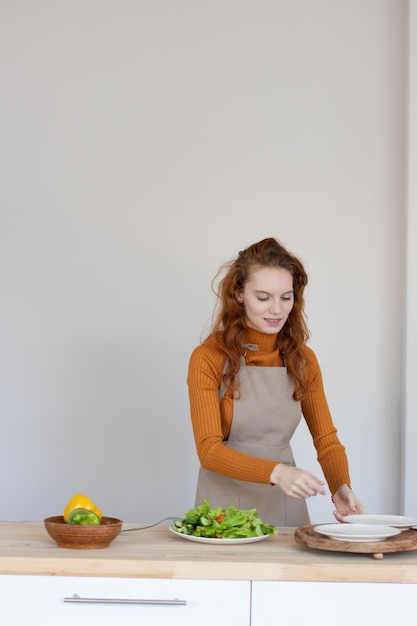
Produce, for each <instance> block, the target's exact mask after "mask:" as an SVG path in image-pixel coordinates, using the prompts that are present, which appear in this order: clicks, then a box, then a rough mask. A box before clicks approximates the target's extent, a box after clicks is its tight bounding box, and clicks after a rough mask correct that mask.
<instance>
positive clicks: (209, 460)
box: [187, 344, 276, 484]
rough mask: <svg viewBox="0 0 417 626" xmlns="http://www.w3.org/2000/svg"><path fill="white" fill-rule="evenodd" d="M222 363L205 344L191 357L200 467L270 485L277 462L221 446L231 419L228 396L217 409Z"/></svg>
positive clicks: (190, 380)
mask: <svg viewBox="0 0 417 626" xmlns="http://www.w3.org/2000/svg"><path fill="white" fill-rule="evenodd" d="M224 364H225V357H224V355H223V354H222V353H221V352H220V351H218V350H215V349H213V348H212V347H209V346H206V345H205V344H203V345H202V346H199V347H198V348H196V349H195V350H194V352H193V353H192V355H191V358H190V363H189V369H188V379H187V382H188V389H189V398H190V412H191V422H192V427H193V432H194V439H195V444H196V449H197V454H198V457H199V460H200V463H201V466H202V467H203V468H204V469H206V470H210V471H212V472H216V473H218V474H223V475H224V476H228V477H229V478H234V479H237V480H244V481H250V482H255V483H265V484H269V483H270V480H269V479H270V476H271V472H272V470H273V468H274V467H275V465H276V461H272V460H271V461H270V460H266V459H260V458H257V457H254V456H251V455H248V454H245V453H243V452H240V451H238V450H234V449H232V448H229V447H228V446H227V445H225V444H224V443H223V442H224V440H225V439H227V437H228V435H229V432H230V427H231V423H232V418H233V399H232V398H230V397H227V395H226V396H225V397H224V398H223V399H222V401H221V410H220V403H219V388H220V382H221V376H222V373H223V368H224Z"/></svg>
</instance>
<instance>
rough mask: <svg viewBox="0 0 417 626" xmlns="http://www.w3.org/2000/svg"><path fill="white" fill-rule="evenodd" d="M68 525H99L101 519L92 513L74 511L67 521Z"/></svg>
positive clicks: (82, 510)
mask: <svg viewBox="0 0 417 626" xmlns="http://www.w3.org/2000/svg"><path fill="white" fill-rule="evenodd" d="M68 524H101V519H100V517H99V516H98V515H97V514H96V513H93V511H88V510H87V509H74V510H73V511H72V513H71V515H70V517H69V519H68Z"/></svg>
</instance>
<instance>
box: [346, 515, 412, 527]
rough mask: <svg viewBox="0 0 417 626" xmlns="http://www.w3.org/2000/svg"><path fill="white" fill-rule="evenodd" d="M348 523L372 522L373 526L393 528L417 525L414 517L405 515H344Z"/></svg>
mask: <svg viewBox="0 0 417 626" xmlns="http://www.w3.org/2000/svg"><path fill="white" fill-rule="evenodd" d="M343 521H344V522H347V523H348V524H372V525H373V526H378V525H382V526H393V527H394V528H413V527H414V526H416V525H417V518H416V517H407V516H405V515H346V517H344V518H343Z"/></svg>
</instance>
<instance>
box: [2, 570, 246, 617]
mask: <svg viewBox="0 0 417 626" xmlns="http://www.w3.org/2000/svg"><path fill="white" fill-rule="evenodd" d="M0 598H1V601H0V624H5V625H6V624H20V623H25V620H26V623H32V624H43V625H45V626H52V625H53V626H56V624H59V625H60V626H74V624H75V623H79V624H90V623H91V624H100V626H110V625H111V626H114V624H123V626H131V625H133V624H135V626H137V624H146V626H167V624H169V626H196V624H198V626H213V624H217V623H219V618H220V617H221V620H220V621H221V622H222V623H229V624H239V626H245V625H246V626H249V624H250V582H249V581H222V580H165V579H164V580H161V579H148V578H146V579H143V578H98V577H97V578H95V577H77V576H20V575H13V576H10V575H1V576H0ZM77 620H78V622H77Z"/></svg>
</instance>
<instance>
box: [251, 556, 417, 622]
mask: <svg viewBox="0 0 417 626" xmlns="http://www.w3.org/2000/svg"><path fill="white" fill-rule="evenodd" d="M375 567H378V564H376V565H375ZM416 601H417V585H415V584H407V583H350V582H349V583H340V582H334V583H333V582H323V583H319V582H272V581H265V582H262V581H256V582H253V583H252V622H251V626H277V624H281V623H282V624H291V626H306V624H311V625H312V626H313V625H315V624H318V625H320V626H335V624H337V626H352V624H389V623H391V624H396V625H397V626H405V625H406V624H409V623H410V620H411V621H412V619H413V618H412V615H414V613H415V606H416Z"/></svg>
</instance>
